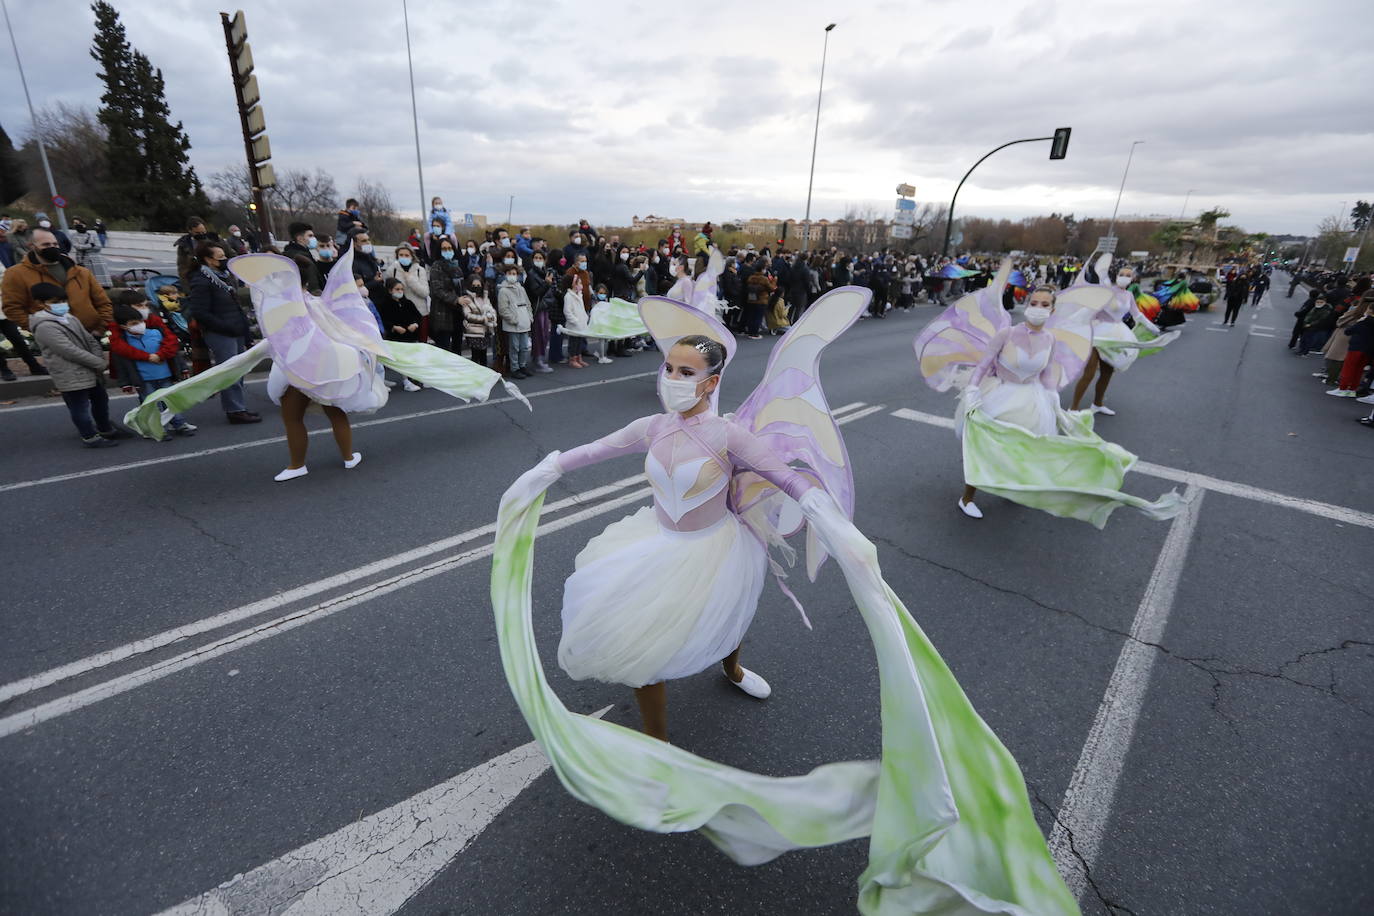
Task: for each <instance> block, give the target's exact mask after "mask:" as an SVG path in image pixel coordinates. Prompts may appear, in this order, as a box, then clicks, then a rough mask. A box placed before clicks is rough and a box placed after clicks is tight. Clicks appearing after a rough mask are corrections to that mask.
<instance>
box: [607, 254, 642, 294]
mask: <svg viewBox="0 0 1374 916" xmlns="http://www.w3.org/2000/svg"><path fill="white" fill-rule="evenodd" d="M643 277H644V270H643V268H642V267H639V268H637V267H636V265H635V264H634V263H631V255H630V249H628V248H622V249H620V251H619V253H617V255H616V262H615V267H614V269H613V270H612V273H611V295H613V296H615V297H616V298H617V299H624V300H625V301H626V302H636V301H638V299H639V296H638V287H639V283H640V280H641V279H642V278H643Z"/></svg>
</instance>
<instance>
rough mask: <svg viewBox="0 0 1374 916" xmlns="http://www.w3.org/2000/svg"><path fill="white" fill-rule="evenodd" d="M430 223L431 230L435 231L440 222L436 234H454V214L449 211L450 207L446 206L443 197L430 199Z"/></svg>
mask: <svg viewBox="0 0 1374 916" xmlns="http://www.w3.org/2000/svg"><path fill="white" fill-rule="evenodd" d="M429 223H430V229H431V231H433V229H434V226H435V224H438V226H439V229H438V231H437V232H435V233H434V234H435V235H452V234H453V214H451V213H449V212H448V207H445V206H444V199H443V198H442V197H435V198H433V199H432V200H430V202H429Z"/></svg>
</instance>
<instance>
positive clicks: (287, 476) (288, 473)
mask: <svg viewBox="0 0 1374 916" xmlns="http://www.w3.org/2000/svg"><path fill="white" fill-rule="evenodd" d="M309 473H310V469H309V468H307V467H306V466H305V465H301V466H300V467H298V468H287V469H286V470H284V471H282V472H281V473H280V474H278V475H277V476H276V477H273V478H272V479H273V480H295V479H296V478H297V477H304V476H305V475H306V474H309Z"/></svg>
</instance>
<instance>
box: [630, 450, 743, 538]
mask: <svg viewBox="0 0 1374 916" xmlns="http://www.w3.org/2000/svg"><path fill="white" fill-rule="evenodd" d="M715 463H717V462H716V459H715V458H709V457H708V458H689V459H687V460H685V461H680V462H678V463H677V464H675V465H674V466H673V468H672V470H671V471H670V470H669V469H668V468H666V467H664V466H663V462H662V461H660V460H659V458H658V456H657V455H655V454H654V453H653V451H652V450H650V452H649V455H648V457H647V458H645V460H644V473H646V474H647V475H648V476H649V483H650V484H652V485H653V488H654V499H655V501H656V502H657V503H658V507H659V508H660V509H662V510H663V512H664V514H665V515H667V516H668V517H669V518H671V519H672V520H673V522H674V523H676V522H679V521H681V520H682V517H683V516H684V515H686V514H687V513H688V512H691V511H692V510H693V509H696V508H699V507H701V506H704V505H706V504H707V503H709V502H710V501H711V500H712V499H713V498H715V497H716V496H717V495H719V494H720V492H721V491H722V490H724V489H725V488H726V487H727V486H729V484H730V478H729V476H727V475H725V474H721V475H720V478H719V479H718V480H716V481H715V482H713V483H711V484H710V485H708V486H706V487H703V488H701V489H699V490H698V491H697V492H695V493H693V492H692V491H693V490H694V489H696V488H697V481H698V480H699V479H700V478H701V474H702V471H703V470H704V469H705V467H706V465H708V464H715ZM689 494H690V495H689Z"/></svg>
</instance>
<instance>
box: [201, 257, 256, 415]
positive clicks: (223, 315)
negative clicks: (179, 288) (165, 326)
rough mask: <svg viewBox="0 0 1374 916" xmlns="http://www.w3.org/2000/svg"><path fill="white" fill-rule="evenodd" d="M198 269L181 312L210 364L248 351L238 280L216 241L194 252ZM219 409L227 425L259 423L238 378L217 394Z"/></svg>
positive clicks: (246, 324)
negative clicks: (195, 331)
mask: <svg viewBox="0 0 1374 916" xmlns="http://www.w3.org/2000/svg"><path fill="white" fill-rule="evenodd" d="M196 255H197V257H199V258H200V269H199V270H197V271H196V272H195V273H193V274H192V275H191V279H190V282H189V284H188V287H189V288H188V289H187V291H186V304H185V309H186V312H187V314H188V315H189V316H190V317H191V319H192V320H194V321H195V323H196V324H197V325H198V326H199V328H200V333H201V336H202V337H203V338H204V339H205V346H206V347H207V348H208V349H209V351H210V356H211V360H212V362H213V364H214V365H219V364H220V363H223V362H225V361H227V360H230V359H233V358H234V357H235V356H238V355H239V354H240V353H242V352H243V351H244V350H246V349H248V332H249V328H248V316H247V315H246V314H244V311H243V307H242V305H240V297H239V286H238V281H237V280H235V279H234V276H233V274H231V273H230V272H229V270H228V269H227V265H228V263H229V258H228V257H227V256H226V254H225V251H224V248H223V246H222V245H221V244H220V243H219V242H202V243H201V245H200V247H199V248H197V249H196ZM219 400H220V406H221V407H223V408H224V416H225V419H227V420H228V421H229V422H230V423H234V424H241V423H261V422H262V417H261V416H259V415H258V414H257V413H255V412H253V411H250V410H249V409H248V406H247V401H246V400H245V397H244V387H243V380H242V379H239V380H238V381H236V382H234V383H233V384H232V385H230V386H229V387H228V388H225V389H224V390H223V391H221V392H220V396H219Z"/></svg>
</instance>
